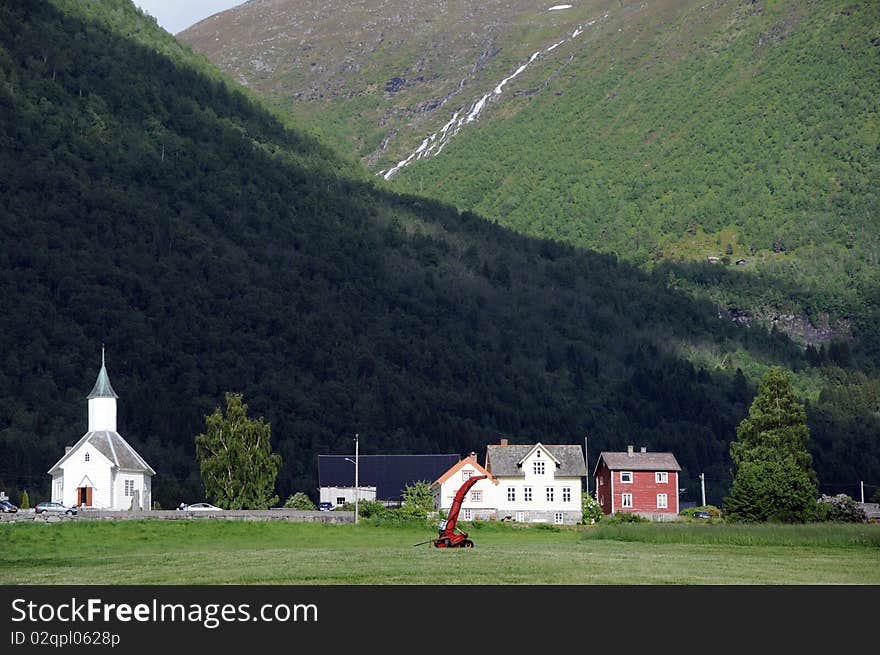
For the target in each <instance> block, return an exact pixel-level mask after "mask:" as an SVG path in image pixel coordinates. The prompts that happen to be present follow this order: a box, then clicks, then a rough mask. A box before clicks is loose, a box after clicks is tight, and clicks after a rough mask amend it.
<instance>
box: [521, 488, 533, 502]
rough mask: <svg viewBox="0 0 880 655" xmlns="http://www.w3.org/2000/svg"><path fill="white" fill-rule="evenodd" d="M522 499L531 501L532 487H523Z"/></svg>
mask: <svg viewBox="0 0 880 655" xmlns="http://www.w3.org/2000/svg"><path fill="white" fill-rule="evenodd" d="M523 500H524V501H526V502H527V503H530V502H532V488H531V487H523Z"/></svg>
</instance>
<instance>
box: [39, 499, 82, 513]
mask: <svg viewBox="0 0 880 655" xmlns="http://www.w3.org/2000/svg"><path fill="white" fill-rule="evenodd" d="M34 511H35V512H36V513H37V514H42V513H43V512H56V513H58V514H76V507H68V506H67V505H62V504H61V503H56V502H53V501H46V502H44V503H37V504H36V505H35V506H34Z"/></svg>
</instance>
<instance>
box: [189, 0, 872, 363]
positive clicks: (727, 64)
mask: <svg viewBox="0 0 880 655" xmlns="http://www.w3.org/2000/svg"><path fill="white" fill-rule="evenodd" d="M467 4H468V3H454V2H453V3H445V4H444V5H442V6H441V7H430V8H428V7H425V8H423V9H422V10H421V11H422V12H424V14H425V15H423V14H422V13H419V12H418V11H417V10H415V9H409V8H408V4H407V3H403V2H397V3H395V2H391V3H383V4H382V5H381V6H379V5H376V6H371V8H372V12H371V16H372V17H373V23H374V24H375V25H377V26H381V27H382V28H383V29H381V30H379V32H380V33H381V38H380V37H379V36H376V38H375V40H374V41H369V40H367V39H366V38H358V39H357V43H358V44H359V46H361V47H357V48H354V49H352V48H349V47H347V46H348V45H349V43H348V41H347V40H346V39H344V38H341V37H340V34H342V33H345V32H347V30H348V29H349V28H350V27H351V24H350V23H349V21H350V20H354V18H355V15H353V14H351V13H350V12H346V11H342V10H341V8H340V7H338V6H336V5H335V4H334V3H329V4H328V3H324V6H325V9H324V15H323V17H322V18H321V19H318V18H316V16H318V14H317V13H310V11H306V10H305V9H303V10H302V11H299V10H298V7H299V3H292V2H284V1H283V0H276V2H274V3H272V7H273V8H274V9H275V11H274V12H268V11H267V10H266V4H265V3H250V4H248V5H244V6H242V7H240V8H238V9H236V10H233V11H231V12H227V13H226V14H224V15H222V16H220V17H217V18H216V19H212V20H210V21H204V22H203V23H201V24H199V25H197V26H194V27H193V28H191V29H190V30H187V31H186V32H185V33H183V34H182V35H181V38H182V39H183V40H185V41H186V42H188V43H190V44H192V45H193V47H194V48H196V49H197V50H200V51H203V52H205V53H206V54H207V55H208V56H209V57H210V58H211V59H212V60H213V61H215V62H216V63H217V64H218V65H220V66H221V67H222V68H224V69H226V70H228V71H230V72H232V73H233V74H235V75H236V76H237V77H238V78H239V79H241V80H244V81H246V82H247V83H248V84H249V86H251V87H252V88H253V89H254V90H256V91H257V92H259V93H260V94H261V95H264V96H265V97H267V98H269V99H270V100H271V101H272V102H274V103H275V104H276V105H277V106H279V107H281V108H283V109H285V110H287V111H289V112H291V113H292V114H293V115H295V116H299V117H302V118H303V119H307V120H309V121H312V122H314V124H316V125H318V126H320V127H321V128H322V129H323V130H324V132H325V133H326V134H328V135H331V136H333V137H334V138H336V140H337V142H339V143H346V142H347V143H348V144H349V147H351V145H352V144H354V147H355V151H356V152H357V154H359V155H360V156H361V157H362V159H363V161H364V162H365V163H366V164H367V165H369V166H371V167H372V168H373V170H375V171H377V172H378V171H388V170H390V169H391V167H393V166H394V165H396V164H398V163H399V162H401V161H406V159H407V157H408V156H409V155H410V154H412V153H414V152H416V150H417V148H418V147H419V146H420V144H421V143H423V140H424V139H426V138H430V137H432V136H438V138H439V134H440V133H441V130H442V128H443V126H444V125H445V124H447V121H449V120H450V118H451V117H452V116H454V112H456V111H461V112H465V113H467V112H468V111H470V110H471V109H472V108H473V106H474V104H473V103H476V102H478V101H479V100H480V99H481V98H482V97H484V96H485V95H486V94H489V95H490V97H489V98H488V100H487V102H486V103H485V106H484V108H483V109H482V111H481V112H480V114H479V117H478V119H477V120H474V121H473V122H471V123H469V124H466V125H464V126H463V127H462V129H461V130H460V132H458V133H457V134H456V136H455V138H453V139H450V140H449V142H448V143H447V144H446V145H445V146H444V147H443V149H442V152H441V153H440V154H439V155H434V156H423V157H416V158H414V159H413V160H412V161H411V162H410V163H409V164H408V165H406V166H405V167H402V168H401V169H400V170H399V172H398V173H397V174H396V175H395V176H394V177H393V178H392V183H393V185H394V186H395V188H400V189H406V190H409V191H414V192H418V193H422V194H429V195H431V196H433V197H437V198H439V199H442V200H444V201H448V202H451V203H454V204H456V205H457V206H458V207H459V208H461V209H469V210H473V211H476V212H478V213H480V214H481V215H484V216H486V217H488V218H490V219H492V220H494V221H497V222H499V223H501V224H503V225H506V226H509V227H512V228H514V229H516V230H518V231H520V232H523V233H525V234H530V235H534V236H541V237H549V238H553V239H559V240H563V241H566V242H569V243H573V244H575V245H579V246H586V247H589V248H593V249H597V250H600V251H603V252H614V253H616V254H618V255H619V256H621V257H623V258H626V259H628V260H630V261H633V262H634V263H636V264H638V265H640V266H643V267H646V268H654V267H659V268H660V269H661V271H660V273H661V274H663V275H667V276H669V277H670V279H671V280H673V281H674V283H675V284H676V285H677V286H678V287H679V288H681V289H683V290H687V291H689V292H691V293H697V294H707V295H708V297H710V298H711V299H712V300H713V301H714V302H715V303H716V304H718V305H719V306H720V307H721V308H723V309H724V310H725V312H727V313H729V314H732V315H734V316H736V317H737V318H738V319H739V320H741V321H749V322H756V321H757V322H763V323H764V324H766V325H770V324H775V325H777V326H778V327H779V328H780V329H784V330H786V331H787V332H788V333H790V334H792V335H794V336H795V337H796V338H797V339H798V340H799V341H801V342H802V343H812V344H814V345H816V346H818V345H820V344H822V343H825V344H826V345H827V344H828V343H829V341H830V340H831V339H832V338H834V337H840V338H846V339H850V338H855V339H856V342H855V350H856V351H857V353H858V357H859V359H860V361H861V362H862V363H864V364H868V363H870V365H871V366H876V365H877V358H878V352H880V349H878V338H877V330H876V324H877V319H878V318H880V317H878V315H877V313H876V308H877V306H878V304H880V296H878V288H880V279H878V273H877V271H878V266H877V263H878V262H877V253H878V252H880V230H878V223H877V215H878V210H880V207H878V195H877V180H878V179H880V151H878V143H880V122H878V117H877V102H876V98H877V97H880V34H878V32H877V25H878V24H880V5H878V4H877V3H874V2H867V1H864V2H852V1H850V0H831V1H827V2H807V3H804V2H794V1H771V2H713V3H705V2H702V1H701V2H697V1H695V0H666V1H664V2H650V3H646V2H626V1H615V2H579V3H576V4H574V6H572V7H571V8H570V9H567V10H560V11H554V12H549V11H547V8H548V7H546V6H543V5H542V6H536V5H534V3H524V2H522V3H519V2H512V3H481V5H480V7H479V8H474V9H471V10H470V11H468V9H466V7H465V5H467ZM366 5H369V3H366V4H361V5H357V6H358V7H360V11H361V12H364V11H366ZM316 11H317V10H316ZM426 16H431V17H433V20H431V21H430V22H429V18H426ZM331 21H335V22H334V23H333V24H334V25H335V27H334V28H333V29H332V30H331V29H329V28H328V27H327V25H328V24H330V23H331ZM438 24H439V25H441V26H443V27H440V26H438ZM294 26H295V27H299V28H301V30H300V31H296V30H294V29H293V27H294ZM576 33H577V36H576V37H575V36H574V35H575V34H576ZM258 36H259V37H261V38H258ZM264 36H265V38H262V37H264ZM300 48H301V50H300ZM294 53H295V54H296V56H293V54H294ZM536 54H537V55H538V56H537V57H536V58H535V59H534V60H532V57H533V56H534V55H536ZM348 60H351V62H350V65H349V66H345V65H343V64H344V62H346V61H348ZM260 62H262V63H260ZM524 64H528V66H527V67H526V69H525V70H523V71H522V72H521V74H518V75H517V76H516V77H515V79H511V80H510V81H509V82H508V83H507V84H506V85H505V86H504V88H503V92H502V93H500V94H497V95H492V91H493V88H494V87H495V85H496V84H498V83H499V82H501V81H502V80H504V79H505V78H506V77H508V76H510V75H511V74H512V73H514V72H516V71H517V70H518V69H519V67H521V66H522V65H524ZM309 89H311V91H309ZM435 151H436V150H435ZM709 258H715V259H713V261H716V260H717V262H718V265H717V266H715V267H714V268H716V269H719V270H713V267H712V266H710V265H709V264H708V263H707V262H708V260H709ZM737 262H740V265H739V266H737V265H736V263H737Z"/></svg>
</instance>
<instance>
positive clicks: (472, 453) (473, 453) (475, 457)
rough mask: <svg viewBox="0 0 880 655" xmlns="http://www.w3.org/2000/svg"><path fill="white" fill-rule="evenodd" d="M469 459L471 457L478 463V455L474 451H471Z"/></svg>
mask: <svg viewBox="0 0 880 655" xmlns="http://www.w3.org/2000/svg"><path fill="white" fill-rule="evenodd" d="M468 457H470V458H471V459H472V460H474V461H475V462H476V461H477V453H475V452H474V451H473V450H472V451H471V454H470V455H468Z"/></svg>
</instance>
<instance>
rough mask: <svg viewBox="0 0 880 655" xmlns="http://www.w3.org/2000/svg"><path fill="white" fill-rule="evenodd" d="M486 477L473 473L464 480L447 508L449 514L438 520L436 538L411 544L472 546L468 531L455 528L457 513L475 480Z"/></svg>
mask: <svg viewBox="0 0 880 655" xmlns="http://www.w3.org/2000/svg"><path fill="white" fill-rule="evenodd" d="M487 477H489V476H487V475H474V476H471V477H470V478H468V479H467V480H465V482H464V484H463V485H461V487H460V488H459V490H458V491H456V492H455V498H453V499H452V507H450V508H449V515H448V516H447V517H446V519H445V520H444V521H440V526H439V530H438V534H437V538H436V539H428V540H427V541H421V542H419V543H417V544H413V545H415V546H421V545H422V544H429V543H432V544H434V546H435V547H437V548H473V547H474V542H473V541H471V540H470V539H468V533H467V532H465V531H464V530H461V529H460V528H457V525H458V514H459V512H461V504H462V503H463V502H464V497H465V496H466V495H467V492H468V491H470V489H471V487H473V486H474V485H475V484H476V483H477V482H479V481H480V480H484V479H485V478H487Z"/></svg>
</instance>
